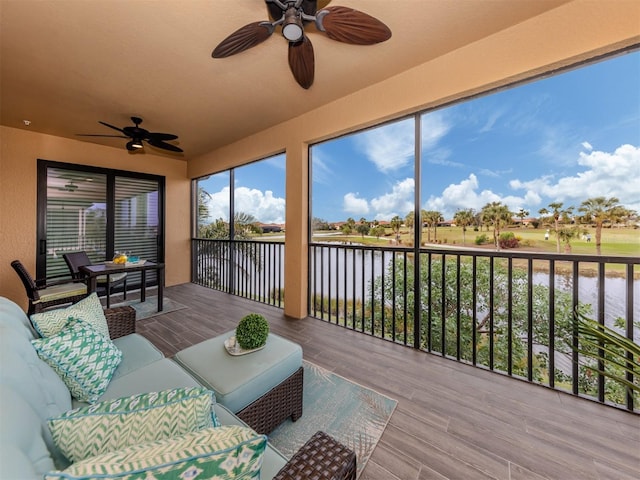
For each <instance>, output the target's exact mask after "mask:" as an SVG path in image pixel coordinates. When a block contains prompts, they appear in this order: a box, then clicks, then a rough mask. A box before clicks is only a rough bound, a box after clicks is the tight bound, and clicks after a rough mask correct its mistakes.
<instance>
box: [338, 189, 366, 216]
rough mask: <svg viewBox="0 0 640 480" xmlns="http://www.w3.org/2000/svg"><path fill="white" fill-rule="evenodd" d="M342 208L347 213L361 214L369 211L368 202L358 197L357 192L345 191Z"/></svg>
mask: <svg viewBox="0 0 640 480" xmlns="http://www.w3.org/2000/svg"><path fill="white" fill-rule="evenodd" d="M342 208H343V209H344V211H345V213H347V214H349V215H357V216H363V215H366V214H367V213H369V203H368V202H367V200H365V199H364V198H358V194H357V193H351V192H349V193H347V194H346V195H345V196H344V200H343V202H342Z"/></svg>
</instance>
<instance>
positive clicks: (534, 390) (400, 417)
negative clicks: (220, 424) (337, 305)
mask: <svg viewBox="0 0 640 480" xmlns="http://www.w3.org/2000/svg"><path fill="white" fill-rule="evenodd" d="M166 296H167V297H169V298H171V299H172V300H174V301H176V302H179V303H182V304H184V305H186V306H188V308H186V309H182V310H179V311H175V312H170V313H166V314H163V315H159V316H156V317H153V318H150V319H145V320H141V321H139V322H138V332H139V333H141V334H142V335H144V336H146V337H147V338H149V339H150V340H151V341H152V342H153V343H154V344H155V345H157V346H158V347H159V348H160V349H161V350H162V351H163V352H164V353H165V354H166V355H167V356H171V355H173V354H174V353H175V352H177V351H179V350H181V349H183V348H185V347H188V346H190V345H193V344H195V343H198V342H200V341H203V340H206V339H208V338H211V337H213V336H216V335H219V334H221V333H224V332H226V331H229V330H232V329H234V328H235V326H236V324H237V322H238V320H239V319H240V318H241V317H242V316H244V315H245V314H247V313H250V312H258V313H262V314H263V315H265V316H266V317H267V319H268V320H269V323H270V326H271V330H272V331H273V332H274V333H277V334H278V335H281V336H284V337H286V338H289V339H291V340H293V341H295V342H297V343H299V344H300V345H302V348H303V352H304V358H305V359H307V360H309V361H311V362H314V363H316V364H318V365H321V366H322V367H324V368H327V369H329V370H332V371H334V372H335V373H337V374H339V375H341V376H344V377H346V378H348V379H350V380H352V381H354V382H356V383H359V384H362V385H365V386H367V387H369V388H372V389H374V390H377V391H379V392H381V393H384V394H386V395H388V396H390V397H392V398H395V399H397V400H398V407H397V409H396V410H395V412H394V414H393V416H392V417H391V421H390V423H389V425H388V426H387V428H386V430H385V432H384V435H383V436H382V438H381V440H380V443H378V446H377V448H376V450H375V451H374V453H373V455H372V457H371V459H370V460H369V463H368V464H367V467H366V469H365V471H364V473H363V475H362V476H361V480H365V479H366V480H373V479H375V480H378V479H380V480H394V479H401V480H410V479H419V480H426V479H455V480H466V479H485V478H494V479H505V480H506V479H509V480H524V479H532V480H533V479H544V478H547V479H563V480H564V479H580V480H584V479H594V480H595V479H597V480H601V479H621V480H622V479H629V480H631V479H639V478H640V416H639V415H634V414H630V413H627V412H624V411H619V410H616V409H613V408H609V407H606V406H602V405H599V404H596V403H594V402H590V401H588V400H584V399H579V398H575V397H572V396H570V395H566V394H563V393H559V392H555V391H552V390H550V389H546V388H543V387H539V386H535V385H530V384H528V383H526V382H522V381H518V380H515V379H510V378H507V377H504V376H502V375H499V374H495V373H491V372H488V371H484V370H480V369H477V368H473V367H470V366H466V365H462V364H458V363H456V362H454V361H451V360H446V359H443V358H439V357H437V356H434V355H429V354H426V353H423V352H419V351H415V350H413V349H411V348H407V347H403V346H399V345H394V344H392V343H391V342H387V341H384V340H378V339H375V338H372V337H370V336H367V335H363V334H359V333H356V332H352V331H349V330H347V329H344V328H342V327H337V326H335V325H331V324H328V323H326V322H323V321H321V320H317V319H313V318H308V319H304V320H291V319H287V318H285V316H284V313H283V311H282V310H280V309H278V308H273V307H269V306H266V305H262V304H259V303H255V302H252V301H248V300H245V299H242V298H239V297H235V296H231V295H227V294H224V293H220V292H216V291H212V290H209V289H207V288H204V287H200V286H197V285H194V284H184V285H178V286H173V287H169V288H167V289H166Z"/></svg>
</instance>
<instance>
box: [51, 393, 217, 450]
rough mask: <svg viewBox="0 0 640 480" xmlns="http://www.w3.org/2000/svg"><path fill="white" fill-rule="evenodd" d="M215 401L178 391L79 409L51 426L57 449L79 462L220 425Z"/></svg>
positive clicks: (210, 398)
mask: <svg viewBox="0 0 640 480" xmlns="http://www.w3.org/2000/svg"><path fill="white" fill-rule="evenodd" d="M214 402H215V396H214V393H213V392H212V391H210V390H207V389H206V388H202V387H186V388H175V389H171V390H164V391H161V392H151V393H143V394H139V395H132V396H130V397H123V398H118V399H116V400H108V401H104V402H100V403H96V404H94V405H89V406H87V407H81V408H76V409H74V410H69V411H68V412H65V413H63V414H62V415H60V416H58V417H55V418H50V419H49V420H48V423H49V429H50V430H51V436H52V437H53V441H54V442H55V444H56V446H57V447H58V448H59V449H60V451H61V452H62V453H63V454H64V456H65V457H67V458H68V459H69V461H71V462H78V461H80V460H84V459H85V458H88V457H93V456H95V455H99V454H102V453H108V452H114V451H116V450H120V449H122V448H125V447H130V446H132V445H137V444H140V443H146V442H152V441H155V440H163V439H165V438H171V437H175V436H178V435H182V434H185V433H189V432H194V431H198V430H202V429H203V428H208V427H214V426H218V420H217V418H216V416H215V413H214V411H213V408H212V407H213V403H214Z"/></svg>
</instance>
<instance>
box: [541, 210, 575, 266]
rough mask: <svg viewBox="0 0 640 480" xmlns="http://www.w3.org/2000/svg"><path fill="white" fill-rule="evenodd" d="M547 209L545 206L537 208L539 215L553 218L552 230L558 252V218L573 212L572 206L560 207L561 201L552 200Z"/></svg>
mask: <svg viewBox="0 0 640 480" xmlns="http://www.w3.org/2000/svg"><path fill="white" fill-rule="evenodd" d="M549 208H550V209H551V210H548V209H547V208H541V209H540V210H538V213H539V214H540V215H547V216H549V217H550V218H553V230H554V232H555V234H556V252H557V253H560V236H559V235H558V231H559V230H560V218H561V217H562V218H565V219H566V218H568V217H569V216H570V215H571V213H572V212H573V207H569V208H565V209H564V210H563V209H562V202H552V203H550V204H549Z"/></svg>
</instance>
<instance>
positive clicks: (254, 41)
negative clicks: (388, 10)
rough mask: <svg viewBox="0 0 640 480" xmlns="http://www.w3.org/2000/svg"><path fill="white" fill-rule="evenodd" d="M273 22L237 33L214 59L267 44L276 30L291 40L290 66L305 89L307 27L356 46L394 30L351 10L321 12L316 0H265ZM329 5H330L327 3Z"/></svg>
mask: <svg viewBox="0 0 640 480" xmlns="http://www.w3.org/2000/svg"><path fill="white" fill-rule="evenodd" d="M265 2H266V4H267V8H268V10H269V15H270V16H271V18H272V19H273V20H274V21H272V22H254V23H250V24H248V25H245V26H244V27H242V28H240V29H238V30H236V31H235V32H233V33H232V34H231V35H229V36H228V37H227V38H225V39H224V40H223V41H222V42H220V44H219V45H218V46H217V47H216V48H215V49H214V50H213V53H212V54H211V56H212V57H213V58H224V57H229V56H231V55H235V54H236V53H240V52H243V51H245V50H247V49H249V48H251V47H255V46H256V45H258V44H260V43H262V42H264V41H265V40H266V39H267V38H269V37H270V36H271V34H272V33H273V32H274V30H275V28H276V27H278V26H280V27H281V28H282V35H283V36H284V38H286V39H287V40H288V41H289V67H290V68H291V73H293V76H294V77H295V79H296V81H297V82H298V84H300V86H301V87H302V88H305V89H306V88H309V87H310V86H311V85H312V84H313V77H314V64H315V61H314V55H313V45H312V44H311V40H309V38H308V37H307V36H306V35H305V32H304V27H305V25H308V24H309V23H311V22H313V23H314V24H315V27H316V29H317V30H319V31H320V32H324V33H325V34H326V35H327V36H328V37H329V38H331V39H332V40H337V41H339V42H344V43H351V44H354V45H373V44H375V43H380V42H384V41H386V40H388V39H389V38H391V30H389V27H387V26H386V25H385V24H384V23H382V22H381V21H380V20H378V19H377V18H374V17H372V16H371V15H368V14H366V13H363V12H360V11H358V10H354V9H352V8H348V7H339V6H337V7H327V8H323V9H321V10H318V9H317V8H318V1H317V0H265ZM326 3H328V2H326Z"/></svg>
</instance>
